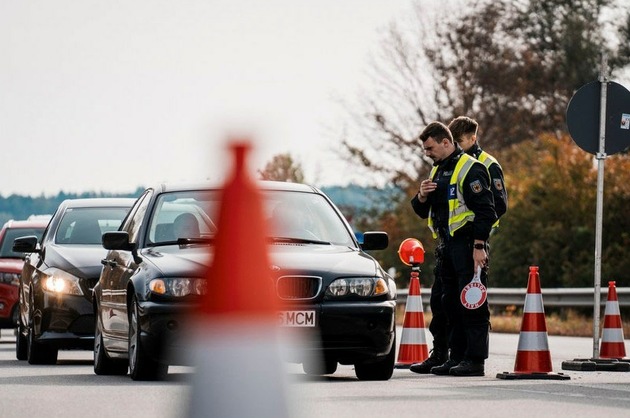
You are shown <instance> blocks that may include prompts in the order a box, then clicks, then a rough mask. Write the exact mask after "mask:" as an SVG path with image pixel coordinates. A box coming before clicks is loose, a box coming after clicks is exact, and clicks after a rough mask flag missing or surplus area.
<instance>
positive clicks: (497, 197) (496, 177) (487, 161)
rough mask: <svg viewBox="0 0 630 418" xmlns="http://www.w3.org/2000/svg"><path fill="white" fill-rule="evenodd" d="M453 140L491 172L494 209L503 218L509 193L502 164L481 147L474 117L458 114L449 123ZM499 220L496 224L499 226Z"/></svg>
mask: <svg viewBox="0 0 630 418" xmlns="http://www.w3.org/2000/svg"><path fill="white" fill-rule="evenodd" d="M448 129H449V130H450V131H451V134H452V135H453V140H454V141H455V142H457V144H459V146H460V147H462V149H463V150H464V152H465V153H466V154H468V155H472V156H473V157H475V158H476V159H478V160H479V162H481V163H482V164H483V165H485V166H486V168H487V169H488V172H489V173H490V190H492V194H493V196H494V210H495V212H496V213H497V216H498V217H499V218H501V216H503V215H504V214H505V212H507V209H508V194H507V189H506V188H505V179H504V177H503V169H502V168H501V164H499V162H498V161H497V159H496V158H494V157H493V156H492V155H490V154H488V153H487V152H486V151H484V150H483V149H481V147H480V146H479V142H478V141H477V130H478V129H479V124H478V123H477V121H476V120H474V119H473V118H469V117H467V116H458V117H456V118H455V119H453V120H452V121H451V122H450V123H449V124H448ZM498 223H499V222H498V221H497V222H496V224H495V225H494V226H498Z"/></svg>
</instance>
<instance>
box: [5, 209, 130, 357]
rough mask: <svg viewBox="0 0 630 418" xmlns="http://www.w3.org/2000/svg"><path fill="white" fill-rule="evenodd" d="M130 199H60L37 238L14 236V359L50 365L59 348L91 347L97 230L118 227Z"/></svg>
mask: <svg viewBox="0 0 630 418" xmlns="http://www.w3.org/2000/svg"><path fill="white" fill-rule="evenodd" d="M133 202H134V199H118V198H116V199H115V198H99V199H69V200H65V201H63V202H62V203H61V204H60V205H59V207H58V208H57V210H56V212H55V214H54V215H53V217H52V219H51V220H50V223H49V224H48V227H47V228H46V230H45V231H44V234H43V236H42V238H41V241H39V240H38V239H37V237H36V236H26V237H21V238H18V239H16V240H15V241H14V244H13V249H14V251H17V252H22V253H27V254H28V255H27V257H26V259H25V262H24V266H23V267H22V275H21V277H20V283H19V299H20V314H19V316H18V333H17V339H16V357H17V358H18V360H27V359H28V362H29V363H31V364H54V363H56V362H57V352H58V350H59V349H90V348H91V347H92V346H93V342H94V316H93V310H92V288H93V287H94V285H95V284H96V282H97V281H98V277H99V275H100V271H101V259H102V258H103V256H104V255H105V250H104V249H103V247H102V244H101V235H102V234H103V233H104V232H107V231H115V230H117V229H118V227H119V226H120V223H121V222H122V220H123V218H124V217H125V215H126V214H127V212H128V210H129V208H130V207H131V205H132V204H133Z"/></svg>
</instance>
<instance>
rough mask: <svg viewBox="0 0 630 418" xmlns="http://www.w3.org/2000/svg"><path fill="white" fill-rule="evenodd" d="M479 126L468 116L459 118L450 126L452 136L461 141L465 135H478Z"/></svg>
mask: <svg viewBox="0 0 630 418" xmlns="http://www.w3.org/2000/svg"><path fill="white" fill-rule="evenodd" d="M478 128H479V124H478V123H477V121H476V120H474V119H473V118H469V117H468V116H458V117H456V118H455V119H453V120H452V121H451V122H450V123H449V124H448V129H450V131H451V134H453V138H454V139H455V140H459V139H460V138H461V137H462V136H464V135H471V134H472V135H477V129H478Z"/></svg>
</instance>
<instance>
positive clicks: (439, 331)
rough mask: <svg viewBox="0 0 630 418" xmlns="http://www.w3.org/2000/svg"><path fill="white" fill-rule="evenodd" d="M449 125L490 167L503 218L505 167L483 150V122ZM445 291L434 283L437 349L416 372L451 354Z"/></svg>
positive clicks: (462, 118) (460, 120)
mask: <svg viewBox="0 0 630 418" xmlns="http://www.w3.org/2000/svg"><path fill="white" fill-rule="evenodd" d="M448 128H449V130H450V131H451V134H452V135H453V140H454V141H455V142H456V143H457V144H459V146H460V147H461V148H462V149H463V150H464V152H466V153H467V154H468V155H471V156H473V157H475V158H476V159H478V160H479V161H480V162H481V163H482V164H483V165H485V166H486V168H487V169H488V172H489V174H490V190H492V194H493V196H494V206H495V212H496V214H497V217H499V218H501V216H503V214H505V212H506V211H507V208H508V195H507V189H506V187H505V180H504V177H503V169H502V168H501V165H500V164H499V162H498V161H497V160H496V158H494V157H493V156H492V155H490V154H488V153H487V152H486V151H483V150H482V149H481V147H480V146H479V144H478V142H477V130H478V129H479V124H478V123H477V121H476V120H474V119H472V118H469V117H467V116H458V117H456V118H455V119H453V120H452V121H451V122H450V123H449V124H448ZM493 226H494V227H498V226H499V221H497V222H495V224H494V225H493ZM441 292H442V288H441V282H440V280H439V279H438V280H436V281H434V283H433V286H432V292H431V301H430V306H431V312H432V314H433V316H432V317H431V323H430V324H429V331H430V332H431V335H433V350H432V351H431V355H430V356H429V358H427V359H426V360H425V361H423V362H421V363H416V364H412V365H411V367H410V370H411V371H413V372H415V373H429V372H430V371H431V368H433V367H434V366H437V365H440V364H442V363H444V362H445V361H446V360H447V358H448V329H447V325H448V320H447V317H446V314H445V313H444V312H443V311H442V302H441Z"/></svg>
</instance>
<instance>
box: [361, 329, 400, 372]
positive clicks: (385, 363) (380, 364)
mask: <svg viewBox="0 0 630 418" xmlns="http://www.w3.org/2000/svg"><path fill="white" fill-rule="evenodd" d="M395 357H396V337H394V341H393V342H392V348H391V349H390V350H389V353H387V355H386V356H385V357H384V358H383V359H381V360H378V361H375V362H370V363H359V364H355V365H354V373H355V374H356V375H357V378H359V380H389V379H390V378H391V377H392V374H393V373H394V364H395V362H396V359H395Z"/></svg>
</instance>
